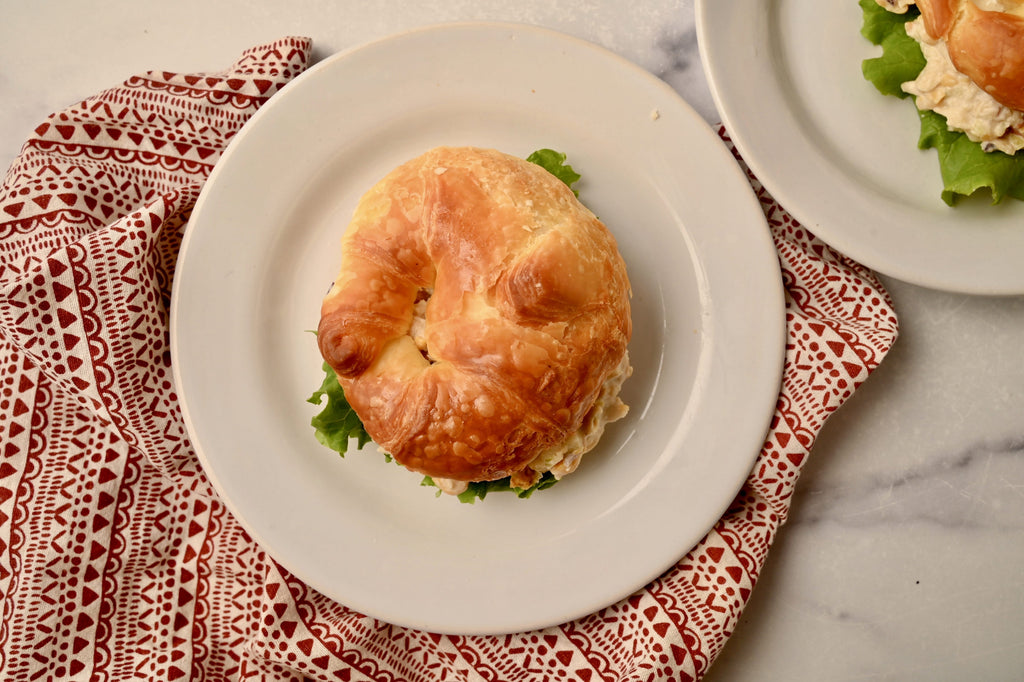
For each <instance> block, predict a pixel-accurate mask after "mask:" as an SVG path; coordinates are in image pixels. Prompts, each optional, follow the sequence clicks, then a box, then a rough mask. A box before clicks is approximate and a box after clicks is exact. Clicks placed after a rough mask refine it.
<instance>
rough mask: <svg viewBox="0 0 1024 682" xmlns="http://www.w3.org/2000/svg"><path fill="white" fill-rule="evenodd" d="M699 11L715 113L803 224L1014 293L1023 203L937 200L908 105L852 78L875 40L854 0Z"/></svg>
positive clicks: (965, 284) (891, 259)
mask: <svg viewBox="0 0 1024 682" xmlns="http://www.w3.org/2000/svg"><path fill="white" fill-rule="evenodd" d="M696 11H697V27H698V38H699V41H700V47H701V55H702V58H703V59H704V66H705V71H706V73H707V76H708V81H709V83H710V85H711V90H712V94H713V96H714V99H715V102H716V104H717V106H718V109H719V112H720V114H721V115H722V119H723V123H725V125H726V127H727V129H728V130H729V133H730V135H731V136H732V138H733V141H734V142H735V143H736V147H737V149H739V151H740V153H741V154H742V155H743V158H744V160H745V161H746V162H747V163H748V164H749V165H750V168H751V170H752V171H753V172H754V173H755V174H756V175H757V177H758V179H759V180H760V181H761V182H762V183H763V184H764V185H765V187H766V188H767V189H768V191H769V192H771V193H772V195H773V196H774V197H775V199H776V200H778V201H779V203H780V204H781V205H782V206H784V207H785V208H786V209H787V210H789V212H790V213H792V214H793V216H794V217H795V218H797V219H798V220H799V221H800V222H801V223H803V225H804V226H805V227H807V229H809V230H810V231H811V232H813V233H814V234H815V235H816V236H818V237H820V238H821V239H823V240H824V241H826V242H827V243H828V244H830V245H831V246H833V247H835V248H836V249H838V250H839V251H841V252H842V253H844V254H846V255H847V256H849V257H851V258H853V259H855V260H857V261H859V262H861V263H863V264H864V265H867V266H868V267H871V268H873V269H875V270H877V271H878V272H881V273H883V274H886V275H891V276H893V277H895V278H897V279H901V280H904V281H907V282H911V283H913V284H918V285H922V286H926V287H931V288H935V289H942V290H948V291H955V292H963V293H972V294H1021V293H1024V268H1022V267H1021V265H1020V261H1021V254H1022V253H1024V203H1022V202H1020V201H1014V200H1005V201H1003V202H1002V203H1001V204H999V205H997V206H992V205H991V202H990V200H989V199H988V198H984V197H980V196H979V197H972V198H971V199H970V200H969V201H964V202H962V203H961V204H960V205H958V206H957V207H956V208H949V207H948V206H946V204H944V203H943V202H942V200H941V198H940V192H941V191H942V180H941V178H940V175H939V167H938V160H937V159H936V155H935V151H934V150H928V151H921V150H918V149H917V139H918V135H919V132H920V125H919V122H918V117H917V113H916V112H915V110H914V105H913V104H912V103H911V102H909V101H906V100H900V99H897V98H895V97H885V96H883V95H881V94H880V93H879V92H878V91H877V90H875V88H874V86H873V85H871V83H869V82H868V81H866V80H865V79H864V78H863V76H862V75H861V62H862V61H863V60H864V59H866V58H869V57H875V56H878V55H879V54H880V49H879V48H877V47H875V46H873V45H871V44H870V43H869V42H868V41H867V40H865V39H864V38H863V37H862V36H861V35H860V26H861V9H860V7H859V6H858V5H857V2H856V1H855V0H844V1H842V2H821V0H763V1H762V2H756V3H751V2H749V1H748V0H697V2H696ZM822 41H826V42H827V44H828V49H822Z"/></svg>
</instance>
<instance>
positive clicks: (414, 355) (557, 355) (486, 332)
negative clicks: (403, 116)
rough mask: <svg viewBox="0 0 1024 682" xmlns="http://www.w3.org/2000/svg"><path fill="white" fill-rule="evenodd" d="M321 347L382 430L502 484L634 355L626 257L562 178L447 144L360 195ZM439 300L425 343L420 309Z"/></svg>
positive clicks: (400, 450)
mask: <svg viewBox="0 0 1024 682" xmlns="http://www.w3.org/2000/svg"><path fill="white" fill-rule="evenodd" d="M341 248H342V263H341V270H340V273H339V275H338V277H337V279H336V280H335V282H334V284H333V286H332V287H331V289H330V291H329V292H328V293H327V295H326V297H325V298H324V300H323V303H322V307H321V319H320V325H319V328H318V336H317V338H318V343H319V346H320V351H321V353H322V355H323V357H324V359H325V360H326V361H327V363H328V364H329V365H330V366H331V367H332V368H333V369H334V371H335V372H336V373H337V375H338V378H339V381H340V383H341V385H342V388H343V389H344V391H345V396H346V398H347V399H348V401H349V403H350V404H351V405H352V407H353V409H355V411H356V413H357V414H358V415H359V417H360V419H361V420H362V421H363V425H364V427H365V428H366V430H367V432H368V433H369V434H370V436H371V437H372V438H373V439H374V441H375V442H376V443H377V444H378V445H379V446H380V447H381V448H382V449H383V450H385V451H386V452H388V453H389V454H390V455H391V456H393V457H394V458H395V459H396V460H398V461H399V462H400V463H401V464H403V465H405V466H406V467H407V468H409V469H412V470H414V471H419V472H421V473H424V474H426V475H429V476H434V477H438V478H447V479H456V480H462V481H485V480H496V479H500V478H504V477H505V476H509V475H511V474H513V473H514V472H516V471H518V470H520V469H522V468H523V467H525V466H526V465H527V464H528V463H529V462H530V461H531V460H532V459H533V458H534V457H535V456H536V455H537V453H539V452H540V451H541V450H543V449H544V448H545V447H548V446H550V445H552V444H554V443H558V442H560V441H562V440H564V439H565V438H566V437H567V436H568V435H569V434H570V433H572V432H573V431H575V430H577V429H578V428H579V427H580V424H581V422H582V420H583V418H584V416H585V415H586V413H587V411H588V409H589V408H590V407H591V405H592V404H593V403H594V401H595V399H596V397H597V395H598V393H599V391H600V390H601V386H602V384H603V382H604V381H605V379H607V378H608V376H609V375H610V374H611V373H612V372H613V371H614V370H615V369H616V367H617V366H618V365H619V363H620V361H621V360H622V358H623V356H624V355H625V353H626V345H627V343H628V342H629V339H630V335H631V331H632V323H631V320H630V305H629V297H630V285H629V279H628V277H627V275H626V267H625V263H624V262H623V260H622V257H621V256H620V254H619V251H618V248H617V246H616V243H615V240H614V238H613V237H612V235H611V233H610V232H609V231H608V229H607V228H606V227H605V226H604V225H603V224H602V223H601V221H599V220H598V219H597V218H596V217H595V216H594V215H593V214H592V213H591V212H590V211H589V210H587V209H586V208H585V207H584V206H583V205H582V204H581V203H580V202H579V201H578V200H577V199H576V197H575V196H574V195H573V193H572V191H571V190H570V189H569V188H568V187H566V186H565V184H564V183H562V182H561V181H559V180H558V179H557V178H555V177H554V176H552V175H551V174H550V173H548V172H547V171H545V170H544V169H542V168H540V167H538V166H536V165H535V164H532V163H529V162H527V161H524V160H522V159H519V158H517V157H514V156H510V155H507V154H503V153H501V152H497V151H494V150H488V149H478V148H472V147H439V148H436V149H433V150H430V151H428V152H427V153H425V154H423V155H422V156H420V157H418V158H416V159H413V160H411V161H409V162H407V163H404V164H402V165H401V166H399V167H398V168H396V169H395V170H393V171H392V172H391V173H389V174H388V175H387V176H386V177H384V178H383V179H382V180H381V181H380V182H379V183H378V184H376V185H375V186H374V187H373V188H371V189H370V190H369V191H368V192H367V193H366V194H365V195H364V196H363V198H362V199H361V200H360V202H359V204H358V206H357V208H356V211H355V214H354V216H353V218H352V221H351V223H350V224H349V227H348V229H347V230H346V232H345V234H344V236H343V237H342V247H341ZM427 296H429V298H428V300H427V303H426V327H425V329H424V330H423V336H424V337H425V339H426V346H425V348H421V347H419V346H418V345H417V343H416V341H414V339H413V337H412V335H410V327H411V326H412V321H413V316H414V306H415V304H416V302H417V301H418V300H422V299H423V298H425V297H427Z"/></svg>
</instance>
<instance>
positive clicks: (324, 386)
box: [307, 149, 580, 504]
mask: <svg viewBox="0 0 1024 682" xmlns="http://www.w3.org/2000/svg"><path fill="white" fill-rule="evenodd" d="M565 158H566V156H565V154H563V153H561V152H556V151H554V150H552V149H539V150H537V151H535V152H534V153H532V154H530V156H528V157H527V158H526V160H527V161H529V162H530V163H535V164H537V165H538V166H541V167H542V168H544V169H546V170H547V171H548V172H549V173H551V174H552V175H554V176H555V177H556V178H558V179H559V180H561V181H562V182H564V183H565V184H566V185H568V187H569V189H572V186H573V185H574V184H575V183H576V182H577V181H578V180H579V179H580V175H579V173H577V172H576V171H574V170H573V168H572V166H570V165H569V164H567V163H565ZM573 193H574V194H575V193H576V190H574V189H573ZM323 370H324V379H323V382H322V383H321V385H320V388H319V389H317V390H316V391H314V392H313V395H312V396H310V397H309V398H308V399H307V402H309V403H312V404H313V405H320V404H322V403H323V399H324V398H325V397H326V398H327V404H326V405H325V406H324V408H323V409H322V410H321V411H320V412H319V413H318V414H317V415H316V416H314V417H313V419H312V420H311V422H310V423H311V425H312V426H313V429H314V433H315V435H316V439H317V440H318V441H319V442H320V443H322V444H323V445H325V446H327V447H328V448H330V449H331V450H334V451H335V452H337V453H338V454H340V455H341V456H342V457H344V456H345V453H346V452H348V446H349V443H350V441H351V440H352V439H355V440H356V442H357V443H358V447H360V448H361V447H363V446H364V445H366V444H367V443H369V442H370V435H369V434H368V433H366V429H364V428H363V423H362V421H360V419H359V415H357V414H356V412H355V410H353V409H352V406H351V405H349V403H348V400H346V398H345V391H344V389H343V388H342V387H341V384H340V383H338V376H337V375H336V374H335V373H334V370H332V369H331V368H330V366H329V365H328V364H327V363H324V365H323ZM385 459H387V460H388V461H393V460H392V458H391V457H389V456H387V455H385ZM556 483H558V479H557V478H555V477H554V475H552V474H551V473H550V472H547V473H545V474H544V475H543V476H542V477H541V479H540V480H539V481H538V482H537V483H535V484H534V485H533V486H531V487H529V488H526V489H523V488H515V487H513V486H512V482H511V478H509V477H506V478H503V479H500V480H497V481H481V482H479V483H470V484H469V488H468V489H467V490H466V492H464V493H462V494H460V495H458V498H459V501H460V502H463V503H466V504H473V503H474V502H476V500H478V499H479V500H482V499H484V498H485V497H487V495H488V494H489V493H495V492H512V493H515V495H516V496H517V497H519V498H522V499H525V498H528V497H530V495H532V494H533V493H535V492H537V491H538V490H544V489H546V488H550V487H551V486H553V485H554V484H556ZM420 485H424V486H432V487H436V486H434V481H433V480H432V479H431V478H430V477H429V476H424V477H423V481H422V482H421V483H420ZM437 492H438V495H440V494H441V491H440V489H438V491H437Z"/></svg>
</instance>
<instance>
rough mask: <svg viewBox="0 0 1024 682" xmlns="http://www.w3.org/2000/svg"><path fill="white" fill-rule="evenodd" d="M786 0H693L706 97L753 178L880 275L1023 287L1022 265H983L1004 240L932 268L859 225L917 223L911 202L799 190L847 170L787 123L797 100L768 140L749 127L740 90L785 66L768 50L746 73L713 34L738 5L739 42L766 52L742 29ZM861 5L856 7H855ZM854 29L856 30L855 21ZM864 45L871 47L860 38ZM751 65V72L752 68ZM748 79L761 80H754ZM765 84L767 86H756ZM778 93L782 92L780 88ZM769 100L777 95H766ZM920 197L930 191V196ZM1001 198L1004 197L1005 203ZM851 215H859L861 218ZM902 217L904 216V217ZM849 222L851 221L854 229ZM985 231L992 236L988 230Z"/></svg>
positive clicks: (942, 286)
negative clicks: (786, 149) (789, 155)
mask: <svg viewBox="0 0 1024 682" xmlns="http://www.w3.org/2000/svg"><path fill="white" fill-rule="evenodd" d="M785 1H787V0H769V2H766V3H759V4H758V7H757V9H756V11H755V12H750V8H749V7H747V6H746V5H745V4H744V3H742V2H741V1H740V0H695V5H694V10H695V17H696V30H697V40H698V47H699V51H700V55H701V61H702V64H703V69H704V73H705V76H706V78H707V81H708V86H709V90H710V92H711V95H712V99H713V101H714V103H715V106H716V109H717V111H718V113H719V115H720V117H721V120H722V123H723V124H724V125H725V127H726V129H727V130H728V133H729V135H730V137H731V138H732V140H733V143H734V144H735V146H736V148H737V150H738V151H739V152H740V154H741V156H742V157H743V160H744V162H745V163H746V164H747V165H748V167H749V168H750V169H751V171H752V172H753V173H754V175H755V176H756V177H757V179H758V181H759V182H761V183H762V184H763V185H764V186H765V188H766V189H767V190H768V191H769V193H771V194H772V196H773V197H774V198H775V199H776V200H777V201H778V202H779V203H780V205H782V206H783V207H784V208H785V209H786V210H787V211H789V212H790V214H791V215H793V217H794V218H796V219H797V220H798V221H799V222H800V223H801V224H803V225H804V226H805V227H806V228H807V229H809V230H810V231H811V232H813V233H814V234H815V236H817V237H819V238H820V239H821V240H822V241H824V242H826V243H828V244H829V245H830V246H832V247H833V248H835V249H836V250H838V251H840V252H841V253H842V254H843V255H845V256H847V257H849V258H851V259H853V260H855V261H857V262H859V263H861V264H863V265H864V266H866V267H868V268H871V269H873V270H875V271H876V272H877V273H878V274H880V275H883V276H889V277H892V278H894V279H897V280H900V281H902V282H906V283H909V284H913V285H917V286H921V287H925V288H928V289H933V290H937V291H944V292H948V293H959V294H968V295H979V296H1014V295H1020V294H1024V270H1020V273H1021V274H1019V275H1017V274H1016V273H1014V274H1013V275H1012V276H1007V275H1006V274H1005V271H1008V270H1011V268H1010V267H1009V264H1008V263H1007V264H1004V267H1003V268H1001V271H1002V272H1001V273H997V272H996V271H995V270H994V269H992V268H990V267H989V268H986V267H984V266H986V265H988V264H989V263H988V258H990V257H991V256H993V255H996V254H998V253H1003V252H1005V251H1006V249H1005V248H1002V249H1000V248H999V247H1001V246H1005V244H1003V243H1002V242H993V243H992V245H991V248H990V249H989V252H987V253H986V255H985V256H983V257H982V256H978V257H975V258H974V259H973V260H972V261H970V262H969V264H968V265H969V266H970V267H969V268H968V267H967V266H965V268H964V270H963V271H961V272H957V271H955V270H954V271H951V270H950V269H949V268H941V267H939V268H936V267H931V268H930V267H929V260H930V258H929V255H928V252H926V251H924V250H922V252H920V253H910V254H909V255H906V251H909V249H904V255H903V256H902V257H901V256H900V255H899V253H897V251H899V250H894V249H892V248H887V247H888V246H889V245H888V244H885V243H883V242H882V241H879V240H880V239H881V237H878V236H876V235H868V232H869V230H868V229H866V228H863V227H862V225H863V224H864V223H869V224H871V225H875V226H878V225H881V226H883V227H885V228H894V229H897V228H899V227H900V225H898V222H899V221H907V220H911V221H914V224H916V222H917V221H920V222H921V223H922V224H923V221H924V220H925V218H926V216H925V215H924V214H923V213H920V212H919V211H918V210H917V209H914V208H913V207H910V206H907V205H905V204H904V203H902V202H898V201H896V200H895V199H893V198H892V197H885V196H882V195H880V194H877V193H875V194H872V193H870V192H868V191H867V190H864V191H862V190H861V189H860V188H852V189H851V188H849V187H840V186H839V185H840V184H841V183H840V182H838V181H837V182H834V183H833V184H832V185H831V186H830V187H828V188H827V189H828V190H829V191H832V192H835V193H836V196H837V199H836V200H835V201H834V202H832V204H833V205H841V206H842V207H843V210H844V211H846V213H845V214H840V212H839V210H833V209H830V207H829V206H828V202H825V201H820V200H818V199H815V197H814V196H813V190H806V191H805V187H808V186H809V185H813V184H814V182H813V181H814V180H815V179H817V178H819V177H821V176H827V177H828V178H829V179H831V180H839V179H848V178H849V174H847V173H846V172H845V171H843V170H842V169H840V168H839V167H838V165H837V164H836V163H834V162H833V161H832V160H831V159H830V158H829V157H828V156H827V155H826V154H825V153H824V152H823V151H822V150H820V149H819V148H818V147H817V146H816V145H815V144H814V143H813V142H812V141H809V140H808V139H807V137H808V136H807V134H805V132H804V131H801V130H799V127H798V126H797V125H795V124H791V119H794V120H795V117H797V116H798V115H804V114H807V112H806V111H804V110H800V112H799V113H798V112H797V111H796V109H795V105H794V106H792V107H790V106H789V105H788V103H787V104H784V105H783V106H782V110H772V113H773V115H774V116H775V119H774V121H775V123H777V124H778V123H779V122H780V121H781V122H782V124H781V125H776V126H775V127H774V128H773V135H774V136H775V137H774V139H771V140H770V139H769V136H768V135H767V134H764V133H762V132H761V131H757V130H755V128H756V126H754V125H752V124H751V118H750V116H751V115H750V113H749V101H748V100H745V99H744V96H743V94H741V93H742V91H743V89H744V87H745V86H750V85H751V84H755V83H757V82H761V83H765V82H767V81H770V80H772V79H777V80H781V79H782V78H783V76H782V75H780V74H779V70H780V69H781V68H783V67H779V66H777V65H776V58H775V56H766V57H765V58H764V59H763V60H761V62H760V63H757V64H755V66H754V67H752V68H751V70H750V73H749V74H746V75H745V74H744V73H743V70H742V69H737V68H735V66H732V67H730V63H729V59H728V57H727V55H729V53H730V50H729V48H728V46H727V45H726V44H725V42H726V41H723V40H719V39H718V38H717V36H718V35H721V33H722V30H721V29H722V25H723V24H724V23H728V22H727V21H726V19H725V17H727V16H732V15H736V14H739V13H741V12H744V13H746V15H747V18H748V20H747V22H746V23H743V22H739V24H738V25H739V26H740V27H741V28H740V30H741V32H744V33H743V35H741V36H740V37H739V38H740V40H739V42H743V40H744V39H746V40H749V41H750V42H751V43H752V44H753V46H754V47H753V49H754V50H760V51H762V52H763V53H768V52H770V50H769V48H770V47H771V46H770V45H766V44H762V42H761V36H760V35H756V36H755V35H747V34H746V33H745V31H746V29H747V28H748V27H749V26H751V25H753V24H755V23H757V24H758V25H759V26H761V27H765V28H764V32H765V34H769V37H770V28H767V27H769V26H770V25H771V24H772V21H771V19H772V14H773V13H774V12H776V11H778V8H779V6H780V4H781V3H783V2H785ZM789 1H793V0H789ZM797 1H799V0H797ZM840 9H841V8H840V7H838V6H836V7H830V8H829V11H830V12H839V11H840ZM842 9H846V8H842ZM859 11H860V10H859V8H857V12H859ZM752 14H757V19H756V21H755V20H753V19H750V18H749V17H750V15H752ZM716 22H717V23H716ZM730 26H731V27H732V28H733V29H734V30H735V25H734V24H733V23H730ZM853 29H854V30H855V31H856V32H857V35H858V36H859V35H860V33H859V29H860V26H859V24H858V25H857V26H854V27H853ZM734 37H735V36H734ZM865 46H867V47H870V46H869V45H868V44H867V42H866V41H865ZM755 73H756V75H754V74H755ZM857 85H858V86H860V85H862V83H860V82H858V83H857ZM754 87H760V86H757V85H754ZM766 90H767V86H765V90H762V91H761V92H762V93H763V92H765V91H766ZM874 94H877V96H878V101H877V102H878V106H879V107H883V106H885V105H886V104H887V103H888V100H890V99H893V98H886V97H885V96H883V95H882V94H881V93H874ZM778 99H779V100H782V97H781V95H780V96H779V97H778ZM769 101H770V98H769ZM772 104H775V103H774V102H772ZM906 106H912V104H910V103H906ZM763 113H764V110H763V108H762V109H761V114H762V115H763ZM915 135H916V133H915ZM783 141H785V143H786V144H789V145H792V146H793V147H795V148H796V149H797V152H798V153H806V154H807V157H806V158H804V159H803V161H804V168H803V169H800V170H798V171H794V169H793V168H792V164H790V163H787V162H786V161H784V160H779V159H780V157H781V156H784V155H783V154H780V153H779V149H780V147H781V145H782V144H783ZM916 141H917V140H916V137H915V138H914V139H912V140H910V141H909V142H910V144H911V145H912V146H916ZM929 152H930V153H931V154H934V150H927V151H922V153H929ZM929 161H931V162H932V163H934V167H935V169H936V173H937V172H938V162H937V160H934V159H930V160H929ZM812 166H813V167H814V168H815V169H816V170H815V171H812V170H810V168H811V167H812ZM940 189H941V187H938V188H936V191H935V200H936V201H938V192H939V190H940ZM926 198H927V199H931V197H926ZM869 200H870V201H869ZM1006 202H1010V203H1009V204H1006ZM1004 204H1005V205H1006V206H1009V208H1007V210H1013V211H1016V212H1018V213H1021V212H1024V211H1022V207H1018V206H1016V205H1015V204H1013V202H1012V200H1011V199H1006V200H1004ZM936 208H937V209H938V210H941V211H944V212H945V213H946V214H947V215H955V214H952V211H955V210H956V209H949V211H946V208H947V207H945V206H944V205H943V206H937V207H936ZM857 219H859V224H858V222H857ZM905 225H906V222H904V226H905ZM850 226H852V228H853V229H852V230H851V229H850ZM865 235H868V236H865ZM919 236H921V237H922V238H924V239H928V238H931V239H934V238H935V237H936V236H938V234H937V233H935V234H931V235H929V234H927V233H923V234H921V235H919ZM975 236H976V235H975ZM1014 237H1015V241H1014V242H1013V243H1014V244H1016V243H1017V241H1019V240H1021V239H1024V234H1022V235H1015V236H1014ZM989 238H990V240H991V239H992V237H991V233H990V235H989ZM944 255H945V254H944ZM956 257H957V258H958V259H960V260H963V258H964V254H963V253H960V254H957V256H956ZM931 260H934V258H932V259H931ZM983 260H984V262H983Z"/></svg>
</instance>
